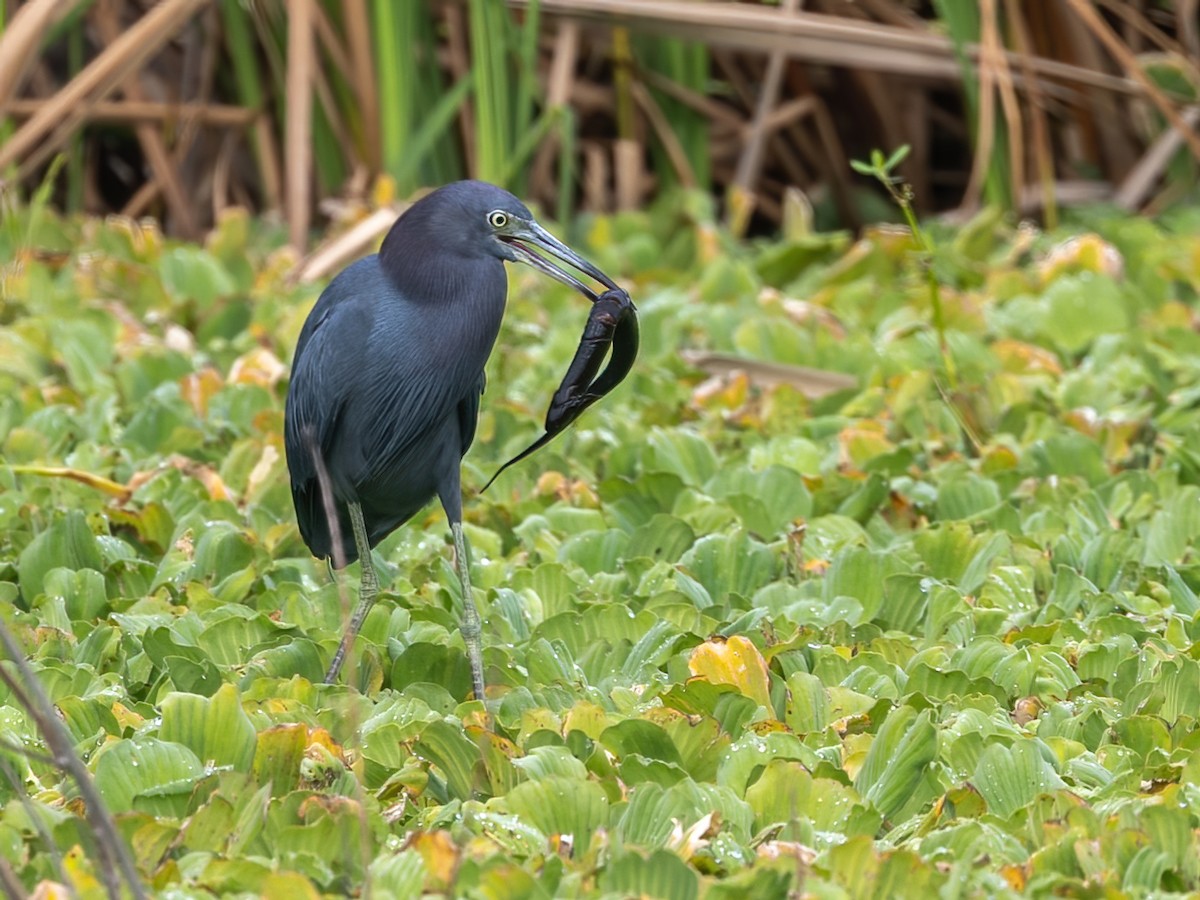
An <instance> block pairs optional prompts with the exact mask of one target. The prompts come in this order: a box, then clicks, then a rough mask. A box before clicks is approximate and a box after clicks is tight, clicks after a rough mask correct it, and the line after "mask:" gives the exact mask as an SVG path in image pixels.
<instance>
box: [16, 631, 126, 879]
mask: <svg viewBox="0 0 1200 900" xmlns="http://www.w3.org/2000/svg"><path fill="white" fill-rule="evenodd" d="M0 644H3V646H4V652H5V653H6V654H7V655H8V658H9V660H11V662H12V664H13V666H14V667H15V668H16V670H17V673H18V674H19V675H20V681H18V680H17V679H16V678H13V676H12V675H11V674H9V672H8V669H7V668H5V667H4V666H3V665H0V681H3V682H4V683H5V684H6V685H7V686H8V689H9V690H10V691H12V694H13V697H14V698H15V699H16V701H17V702H18V703H20V704H21V706H23V707H24V708H25V710H26V712H28V713H29V715H30V716H31V717H32V718H33V721H34V723H35V724H36V725H37V728H38V731H39V732H40V733H41V735H42V739H43V740H44V741H45V742H46V747H47V748H48V749H49V750H50V753H51V754H52V755H53V757H54V761H55V764H56V765H58V767H59V768H61V769H62V770H63V771H64V772H66V773H67V774H68V775H70V776H71V778H72V779H73V780H74V782H75V784H76V786H77V787H78V788H79V793H80V796H82V798H83V803H84V810H85V815H86V816H87V820H88V823H89V824H90V825H91V826H92V833H93V835H94V837H95V839H96V847H97V850H98V851H99V852H100V853H101V854H102V855H103V857H104V859H101V860H100V865H99V866H98V868H99V870H100V872H99V874H100V877H101V879H102V880H103V881H104V883H105V887H106V888H107V890H108V893H109V896H110V897H112V898H113V900H117V898H119V897H120V895H121V891H120V884H119V881H118V878H117V874H118V872H119V873H120V874H121V875H122V876H124V878H125V881H126V883H127V884H128V886H129V890H130V892H131V893H132V894H133V896H134V897H135V898H137V900H145V897H146V892H145V889H144V888H143V887H142V882H141V879H140V877H139V876H138V871H137V866H136V865H134V862H133V857H132V856H131V855H130V853H129V848H128V847H126V846H125V842H124V841H123V840H121V835H120V832H118V831H117V823H116V821H115V820H114V819H113V817H112V813H111V812H109V809H108V806H107V805H106V804H105V802H104V798H103V797H101V796H100V792H99V791H98V790H97V789H96V783H95V782H94V781H92V775H91V773H90V772H89V771H88V768H87V766H85V765H84V764H83V760H81V759H80V758H79V756H78V755H77V754H76V753H75V748H74V745H73V743H72V741H71V735H70V733H68V731H67V729H66V726H65V725H63V723H62V722H61V721H60V720H59V718H58V716H57V715H56V714H55V712H54V705H53V704H52V703H51V702H50V698H49V697H48V696H46V691H45V690H44V689H43V688H42V683H41V682H40V681H38V677H37V673H36V672H35V671H34V670H33V667H32V666H30V665H29V663H28V662H26V660H25V654H24V652H23V651H22V649H21V646H20V644H18V643H17V640H16V638H14V637H13V636H12V633H11V632H10V631H9V630H8V626H7V625H6V624H4V623H3V622H0Z"/></svg>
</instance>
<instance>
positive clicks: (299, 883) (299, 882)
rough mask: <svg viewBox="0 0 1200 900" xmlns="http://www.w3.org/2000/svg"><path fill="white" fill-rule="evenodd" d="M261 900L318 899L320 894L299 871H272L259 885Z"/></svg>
mask: <svg viewBox="0 0 1200 900" xmlns="http://www.w3.org/2000/svg"><path fill="white" fill-rule="evenodd" d="M259 896H260V897H262V898H263V900H293V898H295V900H308V898H312V900H319V898H320V896H321V894H320V892H319V891H318V890H317V889H316V888H315V887H314V886H313V883H312V882H311V881H309V880H308V879H307V878H305V877H304V876H303V875H301V874H300V873H299V872H272V873H271V874H270V875H268V876H267V877H266V878H265V879H263V882H262V884H261V885H260V887H259Z"/></svg>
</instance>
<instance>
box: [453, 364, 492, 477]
mask: <svg viewBox="0 0 1200 900" xmlns="http://www.w3.org/2000/svg"><path fill="white" fill-rule="evenodd" d="M486 387H487V375H486V374H485V373H483V372H480V373H479V382H478V384H477V385H476V388H475V390H472V391H470V392H468V394H467V396H465V397H463V399H462V400H460V401H459V403H458V433H459V435H460V436H461V437H462V455H463V456H466V455H467V451H468V450H470V449H471V442H472V441H474V440H475V428H476V426H477V425H478V424H479V398H480V397H482V396H483V391H484V389H485V388H486Z"/></svg>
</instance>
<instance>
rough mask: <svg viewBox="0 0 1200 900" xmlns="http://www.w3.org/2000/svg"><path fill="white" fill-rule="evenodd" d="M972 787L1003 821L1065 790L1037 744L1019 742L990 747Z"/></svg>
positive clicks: (981, 760)
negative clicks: (1041, 797) (1043, 796)
mask: <svg viewBox="0 0 1200 900" xmlns="http://www.w3.org/2000/svg"><path fill="white" fill-rule="evenodd" d="M971 783H972V784H973V785H975V789H976V790H978V791H979V793H980V795H981V796H982V797H983V799H984V800H985V801H986V802H987V805H988V809H989V810H990V811H991V812H993V813H995V814H996V815H998V816H1000V817H1002V818H1008V817H1009V816H1011V815H1013V814H1014V813H1015V812H1017V811H1018V810H1020V809H1024V808H1025V807H1026V806H1028V805H1029V804H1030V803H1032V802H1033V799H1034V798H1035V797H1037V796H1038V795H1039V794H1045V793H1050V792H1053V791H1057V790H1059V789H1060V788H1062V787H1064V786H1065V785H1064V784H1063V781H1062V779H1061V778H1059V777H1058V773H1057V772H1055V771H1054V767H1053V766H1052V765H1051V764H1050V763H1049V762H1047V760H1046V754H1045V753H1044V752H1043V749H1042V748H1041V747H1040V746H1039V744H1038V742H1037V741H1036V740H1018V741H1016V742H1014V743H1013V745H1012V746H1011V747H1005V746H1003V745H1002V744H992V745H991V746H989V747H988V748H987V749H986V750H985V751H984V752H983V755H982V756H981V757H980V758H979V765H978V766H977V767H976V769H975V774H974V776H973V777H972V779H971Z"/></svg>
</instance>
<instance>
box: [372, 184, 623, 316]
mask: <svg viewBox="0 0 1200 900" xmlns="http://www.w3.org/2000/svg"><path fill="white" fill-rule="evenodd" d="M417 235H419V239H420V242H421V244H422V245H424V246H425V247H428V248H429V249H430V250H432V251H433V252H437V253H443V254H454V255H457V256H460V257H466V258H471V259H479V258H487V257H491V258H497V259H501V260H505V261H507V262H519V263H525V264H526V265H529V266H532V267H533V268H535V269H537V270H538V271H539V272H542V273H544V274H546V275H549V276H550V277H551V278H554V279H555V280H557V281H561V282H562V283H563V284H567V285H570V286H571V287H573V288H575V289H576V290H578V291H580V292H581V293H583V294H584V295H585V296H587V297H588V298H590V299H592V300H595V299H596V293H595V292H594V291H593V290H592V289H591V288H589V287H588V286H587V285H585V284H583V282H581V281H580V280H579V279H578V278H576V277H575V276H574V275H572V274H570V273H569V272H565V271H563V269H561V268H559V267H558V266H556V265H555V264H554V263H553V262H552V261H551V260H550V259H547V258H546V257H544V256H541V255H539V254H538V253H535V252H534V248H537V249H540V250H542V251H544V252H545V253H546V254H548V255H549V256H550V257H552V258H555V259H558V260H560V261H562V262H564V263H566V264H567V265H569V266H571V267H573V268H575V269H578V270H579V271H580V272H583V273H585V274H586V275H589V276H591V277H592V278H594V279H596V280H597V281H599V282H600V283H601V284H603V285H604V286H605V287H607V288H609V289H615V288H616V285H615V284H614V283H613V281H612V279H610V278H609V277H608V276H607V275H605V274H604V273H603V272H601V271H600V270H599V269H597V268H596V267H595V266H594V265H592V264H591V263H590V262H588V261H587V260H586V259H584V258H583V257H582V256H580V255H579V254H578V253H576V252H575V251H574V250H572V249H571V248H570V247H568V246H567V245H566V244H564V243H562V241H560V240H558V239H557V238H556V237H554V235H552V234H550V232H548V231H546V229H544V228H543V227H542V226H541V225H539V224H538V223H537V220H536V219H534V217H533V213H531V212H530V211H529V208H528V207H526V206H525V204H524V203H522V202H521V201H520V200H518V199H517V198H516V197H514V196H513V195H512V194H510V193H509V192H508V191H506V190H504V189H503V188H499V187H496V186H495V185H494V184H488V183H487V182H485V181H456V182H454V183H452V184H448V185H446V186H445V187H442V188H439V189H438V190H436V191H434V192H433V193H431V194H429V195H427V196H425V197H423V198H422V199H421V200H419V201H417V202H416V203H415V204H413V206H412V207H411V208H410V209H409V210H408V212H406V213H405V214H404V215H403V216H402V217H401V218H400V221H398V222H397V223H396V227H395V228H393V230H392V233H391V234H389V235H388V237H387V239H386V240H385V241H384V246H383V248H382V249H381V251H380V252H381V254H382V255H384V256H385V257H386V256H387V255H389V254H392V253H395V252H397V251H399V250H401V249H402V247H403V245H404V243H405V237H406V236H408V240H407V243H408V244H409V245H411V243H412V241H413V240H414V238H415V237H416V236H417ZM389 243H390V244H392V246H391V247H389Z"/></svg>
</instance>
